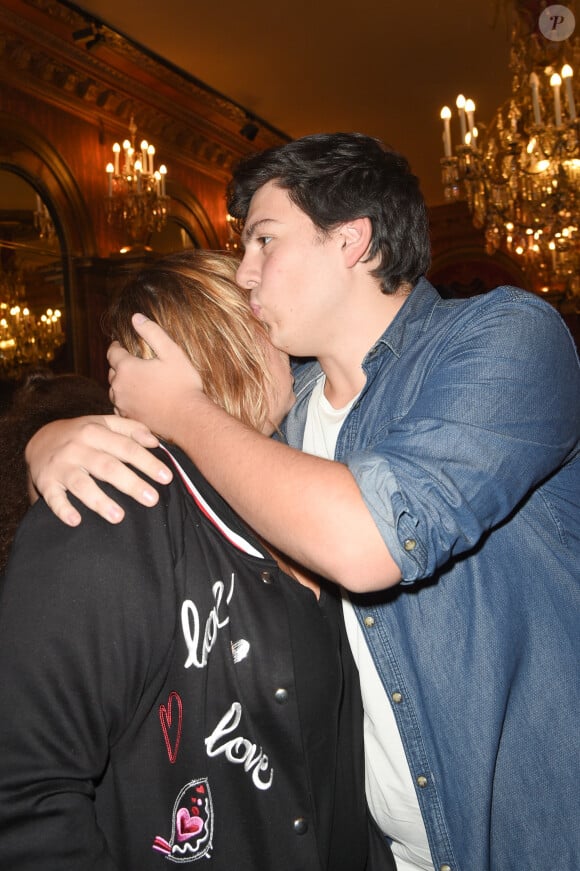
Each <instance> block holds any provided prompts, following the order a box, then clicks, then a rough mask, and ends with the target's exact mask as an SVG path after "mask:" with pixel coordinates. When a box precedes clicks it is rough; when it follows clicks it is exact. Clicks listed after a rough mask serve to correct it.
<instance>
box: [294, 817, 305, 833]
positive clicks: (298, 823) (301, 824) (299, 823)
mask: <svg viewBox="0 0 580 871" xmlns="http://www.w3.org/2000/svg"><path fill="white" fill-rule="evenodd" d="M292 825H293V827H294V831H295V832H296V834H297V835H305V834H306V832H307V831H308V823H307V822H306V820H305V819H304V817H298V818H297V819H295V820H294V822H293V823H292Z"/></svg>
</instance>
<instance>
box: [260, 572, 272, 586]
mask: <svg viewBox="0 0 580 871" xmlns="http://www.w3.org/2000/svg"><path fill="white" fill-rule="evenodd" d="M260 577H261V579H262V580H263V582H264V583H265V584H271V583H272V575H271V574H270V572H262V573H261V575H260Z"/></svg>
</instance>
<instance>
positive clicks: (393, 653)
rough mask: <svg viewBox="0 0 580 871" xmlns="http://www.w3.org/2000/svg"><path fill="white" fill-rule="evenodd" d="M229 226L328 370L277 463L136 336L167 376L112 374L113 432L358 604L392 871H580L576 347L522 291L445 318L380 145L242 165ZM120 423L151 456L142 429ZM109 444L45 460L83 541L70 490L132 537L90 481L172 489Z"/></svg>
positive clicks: (47, 440)
mask: <svg viewBox="0 0 580 871" xmlns="http://www.w3.org/2000/svg"><path fill="white" fill-rule="evenodd" d="M229 209H230V212H231V214H233V215H234V216H236V217H239V218H242V219H243V220H244V230H243V234H242V241H243V243H244V250H245V253H244V257H243V260H242V262H241V265H240V267H239V270H238V281H239V283H240V284H241V285H242V286H243V287H245V288H247V289H248V291H249V293H250V303H251V305H252V308H253V310H254V311H255V313H256V314H257V315H258V316H259V317H260V318H261V319H262V320H263V322H264V323H265V324H266V325H267V327H268V329H269V333H270V337H271V339H272V341H273V343H274V344H275V345H276V346H277V347H279V348H280V349H282V350H285V351H287V352H288V353H290V354H292V355H294V356H297V357H304V358H317V361H316V362H307V363H304V364H303V365H302V366H301V367H299V368H297V370H296V379H295V392H296V396H297V402H296V405H295V407H294V408H293V410H292V411H291V413H290V414H289V416H288V418H287V420H286V424H285V427H284V433H283V434H284V437H285V439H286V440H287V442H288V445H286V444H282V443H280V441H274V440H272V439H266V438H264V437H262V436H260V435H258V434H256V433H253V432H251V431H249V430H248V429H247V428H244V426H243V425H241V424H239V423H238V422H236V421H234V420H232V419H231V418H228V416H227V415H226V414H224V413H223V412H222V411H221V410H220V409H218V408H217V407H216V406H214V405H213V404H212V403H211V401H210V400H209V399H208V398H207V397H205V396H204V395H203V393H202V391H201V388H200V381H199V378H198V377H197V375H196V373H195V372H194V371H193V370H192V369H191V367H190V366H189V365H188V364H187V361H186V360H185V359H184V358H183V355H182V354H181V352H180V351H179V349H178V348H177V347H176V346H174V345H173V344H172V343H171V342H170V341H169V340H168V339H167V337H166V336H165V335H164V334H163V332H162V331H161V330H160V329H159V328H158V327H157V326H156V325H155V324H153V323H151V322H150V321H145V320H144V319H143V318H139V317H137V318H136V321H137V322H139V326H138V329H139V332H140V333H141V335H142V336H143V337H144V338H145V339H146V341H147V342H148V343H149V344H150V345H151V346H152V347H153V348H155V350H156V352H157V354H158V358H157V359H156V360H153V361H137V360H132V359H131V358H129V357H128V356H127V355H126V354H125V353H124V352H123V351H122V350H121V349H120V348H116V347H113V348H112V349H111V351H110V354H109V360H110V364H111V378H110V380H111V390H112V396H113V398H114V401H115V404H116V406H117V408H118V409H119V410H120V412H121V413H122V414H123V415H125V416H127V417H130V418H138V419H140V420H141V421H143V422H145V423H146V424H147V425H148V426H149V427H151V429H152V430H154V431H155V432H158V433H161V434H162V435H164V436H167V437H170V438H172V439H173V440H174V441H175V442H176V443H177V444H178V445H180V446H181V447H182V448H183V449H184V450H185V451H186V452H187V453H188V454H189V455H190V456H191V457H192V459H193V460H194V462H196V463H197V464H198V465H199V467H200V468H201V470H202V472H203V473H204V474H205V475H206V476H207V477H208V479H209V480H210V482H211V483H212V484H213V485H214V486H215V487H216V489H217V490H218V491H219V492H220V493H222V495H223V496H224V497H225V498H226V499H227V500H228V501H229V502H230V503H231V504H232V506H233V507H234V508H235V509H236V510H237V511H238V512H239V513H240V514H241V515H242V516H243V517H244V518H245V519H246V520H247V521H248V522H249V523H250V524H251V525H252V526H253V527H254V528H255V529H256V530H257V531H258V532H259V533H260V534H261V535H263V536H264V537H265V538H266V539H267V540H269V541H271V542H272V543H273V544H274V545H275V546H277V547H278V548H280V549H281V550H282V551H285V552H287V553H289V554H290V555H291V556H292V557H294V558H295V559H296V560H297V561H298V562H300V563H302V564H304V565H306V566H308V567H309V568H311V569H313V570H315V571H317V572H319V573H320V574H322V575H324V576H326V577H328V578H330V579H332V580H334V581H336V582H338V583H340V584H342V585H343V586H344V587H345V588H347V589H348V590H350V591H351V592H352V594H353V595H352V596H351V601H350V602H349V601H345V613H346V618H347V625H348V629H349V637H350V641H351V646H352V649H353V651H354V654H355V658H356V659H357V663H358V666H359V672H360V676H361V683H362V690H363V699H364V704H365V714H366V723H365V739H366V763H367V773H366V779H367V795H368V800H369V805H370V808H371V811H372V813H373V815H374V817H375V819H376V821H377V823H378V824H379V826H380V828H381V829H382V831H383V832H384V834H385V836H387V837H388V838H389V839H391V840H392V841H393V851H394V853H395V856H396V860H397V867H398V869H399V871H416V869H438V871H450V869H451V871H459V869H463V871H466V869H469V871H476V869H477V871H492V869H493V871H515V869H518V871H519V869H523V868H531V867H536V866H540V865H547V866H550V867H555V868H558V869H559V871H573V869H574V868H575V867H576V865H577V858H578V855H580V841H579V835H578V830H577V826H576V825H575V824H574V823H573V822H570V823H567V822H565V820H574V819H575V818H576V817H577V816H578V810H579V807H578V797H577V794H578V791H577V781H578V776H579V774H580V772H579V770H578V763H577V757H576V754H575V753H574V751H573V747H574V746H575V742H576V734H577V722H578V713H579V705H578V687H577V683H578V682H577V679H576V668H577V658H578V628H577V627H578V603H579V593H578V580H579V556H580V460H579V441H580V401H579V400H580V368H579V365H578V357H577V354H576V351H575V348H574V345H573V342H572V339H571V337H570V335H569V333H568V332H567V330H566V328H565V326H564V324H563V323H562V321H561V319H560V317H559V316H558V315H557V313H556V312H555V311H554V310H553V309H552V308H551V307H550V306H548V305H547V304H545V303H544V302H542V301H541V300H540V299H538V298H536V297H535V296H533V295H531V294H528V293H526V292H525V291H521V290H518V289H516V288H510V287H504V288H499V289H497V290H496V291H494V292H492V293H489V294H486V295H484V296H481V297H478V298H475V299H471V300H468V301H459V300H447V301H444V300H442V299H441V298H440V297H439V296H438V294H437V292H436V291H435V289H434V288H433V287H432V286H431V285H430V284H429V283H428V281H427V280H426V279H425V278H424V274H425V272H426V271H427V269H428V265H429V240H428V227H427V218H426V210H425V206H424V203H423V199H422V197H421V194H420V192H419V188H418V184H417V180H416V178H415V177H414V176H413V175H412V174H411V173H410V171H409V167H408V165H407V162H406V161H405V160H404V159H403V158H402V157H400V156H399V155H396V154H394V153H393V152H391V151H389V150H387V149H385V148H384V147H383V146H382V145H381V144H380V143H378V142H377V141H376V140H373V139H370V138H368V137H365V136H362V135H358V134H334V135H320V136H312V137H306V138H305V139H302V140H298V141H296V142H292V143H289V144H288V145H285V146H282V147H281V148H278V149H272V150H270V151H267V152H265V153H263V154H259V155H256V156H253V157H250V158H249V159H248V160H247V161H246V162H245V163H244V164H242V165H241V166H240V168H239V169H238V171H237V173H236V174H235V176H234V180H233V184H232V187H231V191H230V202H229ZM109 423H110V425H111V426H112V427H114V428H115V429H116V430H118V431H120V433H121V434H123V433H124V434H133V435H134V437H135V439H139V438H140V436H139V430H138V429H136V428H135V426H136V425H135V424H134V422H132V421H129V422H127V421H122V420H119V419H118V418H117V419H116V420H114V421H110V422H109ZM59 426H61V427H62V425H59ZM69 430H70V423H69V424H68V425H67V433H68V431H69ZM121 434H119V432H109V431H107V430H103V428H102V427H100V426H96V425H95V422H93V423H90V422H89V423H88V424H87V423H79V424H78V425H77V434H76V435H75V436H74V438H73V446H72V447H69V449H68V450H66V451H63V450H61V451H58V450H55V448H54V446H55V445H56V444H58V442H59V441H62V439H63V435H62V433H61V431H60V429H59V427H55V428H53V430H52V432H43V433H42V432H41V433H40V434H39V435H38V436H37V437H36V439H35V440H33V442H32V443H31V446H30V450H29V457H30V459H31V460H32V461H33V462H32V473H33V477H34V479H35V481H36V484H37V486H38V488H39V490H40V491H41V492H42V493H43V494H44V496H45V498H46V499H47V501H48V502H49V504H51V505H52V507H53V508H54V510H55V511H57V512H58V514H59V516H60V517H61V518H62V519H64V520H65V521H67V522H69V523H73V524H74V523H76V522H78V519H79V518H78V515H77V514H76V512H74V511H73V510H71V506H70V505H69V503H68V501H67V499H66V494H65V489H70V490H71V491H72V492H74V493H76V494H77V495H79V496H80V497H81V498H82V499H83V500H84V501H86V502H87V504H89V505H90V506H91V507H93V508H95V509H96V510H98V511H99V513H101V514H103V516H106V517H107V518H108V519H111V520H113V521H118V520H120V519H122V512H120V511H119V509H118V508H117V507H116V506H115V504H114V502H113V501H112V500H111V499H110V498H107V497H105V496H104V495H103V494H102V493H100V491H99V490H98V487H97V485H96V483H95V481H94V478H91V477H90V475H93V476H94V477H96V478H102V479H105V480H112V481H114V482H115V483H117V486H119V487H120V489H123V490H124V491H126V492H128V493H130V494H131V495H133V496H135V497H136V498H138V499H139V501H142V502H145V503H147V502H148V501H150V500H151V498H152V494H151V492H150V490H149V488H148V487H147V486H146V485H144V484H143V482H142V481H140V479H138V478H137V477H136V476H135V475H134V473H133V472H131V471H130V470H129V469H127V468H120V464H119V462H118V460H116V459H112V458H111V456H110V455H111V454H113V455H116V456H117V457H119V458H121V459H123V460H126V461H128V460H130V461H131V462H132V463H133V464H134V465H135V466H136V467H137V468H138V469H141V470H142V471H144V472H147V473H149V474H150V475H151V476H153V477H159V476H160V475H161V474H162V469H161V467H160V466H159V464H158V463H157V461H156V460H155V459H153V460H152V459H151V458H150V456H145V455H144V454H143V452H142V451H141V449H140V448H139V445H138V444H137V443H136V441H135V440H133V441H131V439H127V438H126V437H124V436H123V435H121ZM67 438H69V437H68V435H67ZM94 445H96V446H97V449H95V447H94ZM101 445H102V446H103V447H104V450H100V446H101ZM289 445H291V446H293V447H289ZM35 457H36V459H35ZM336 461H338V462H336ZM153 498H155V497H154V496H153Z"/></svg>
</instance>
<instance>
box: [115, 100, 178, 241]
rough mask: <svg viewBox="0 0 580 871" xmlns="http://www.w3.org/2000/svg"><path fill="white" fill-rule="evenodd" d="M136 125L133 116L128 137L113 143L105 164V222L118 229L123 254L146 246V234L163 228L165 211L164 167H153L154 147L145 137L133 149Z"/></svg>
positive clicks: (167, 209) (167, 203)
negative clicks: (134, 248) (106, 186)
mask: <svg viewBox="0 0 580 871" xmlns="http://www.w3.org/2000/svg"><path fill="white" fill-rule="evenodd" d="M136 133H137V127H136V126H135V122H134V120H133V117H131V122H130V124H129V135H130V138H129V139H125V141H124V142H123V144H122V146H121V145H120V144H119V143H118V142H115V144H114V145H113V162H112V163H108V164H107V167H106V172H107V177H108V191H107V198H106V212H107V220H108V222H109V223H110V224H111V225H113V226H116V227H117V228H119V229H121V230H122V231H123V232H124V233H125V235H126V240H125V241H126V242H127V243H128V244H126V245H124V247H123V248H121V252H122V253H126V252H127V251H128V250H130V249H131V248H133V247H135V246H137V247H142V248H146V247H147V242H148V239H149V236H150V235H151V233H153V232H158V231H159V230H161V229H162V228H163V226H164V225H165V222H166V220H167V215H168V214H169V197H168V196H167V194H166V190H165V178H166V175H167V168H166V167H165V166H164V165H163V164H161V166H159V168H158V169H155V165H154V161H155V146H154V145H151V144H150V143H149V142H147V141H146V140H145V139H144V140H143V141H142V142H141V146H140V148H139V149H138V150H137V149H136V148H135V136H136Z"/></svg>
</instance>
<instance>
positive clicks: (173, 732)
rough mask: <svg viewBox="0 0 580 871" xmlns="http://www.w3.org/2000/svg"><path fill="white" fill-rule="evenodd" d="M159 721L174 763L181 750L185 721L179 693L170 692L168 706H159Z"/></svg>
mask: <svg viewBox="0 0 580 871" xmlns="http://www.w3.org/2000/svg"><path fill="white" fill-rule="evenodd" d="M159 722H160V723H161V729H162V731H163V738H164V739H165V746H166V747H167V755H168V756H169V761H170V762H171V764H172V765H173V763H174V762H175V760H176V759H177V751H178V750H179V742H180V741H181V726H182V722H183V704H182V702H181V698H180V696H179V694H178V693H176V692H175V691H173V692H171V693H169V698H168V699H167V706H165V705H160V706H159Z"/></svg>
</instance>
